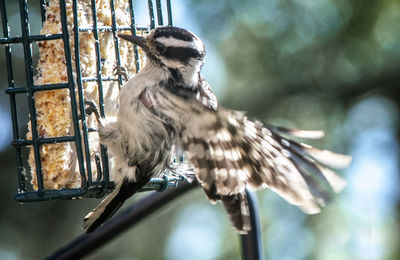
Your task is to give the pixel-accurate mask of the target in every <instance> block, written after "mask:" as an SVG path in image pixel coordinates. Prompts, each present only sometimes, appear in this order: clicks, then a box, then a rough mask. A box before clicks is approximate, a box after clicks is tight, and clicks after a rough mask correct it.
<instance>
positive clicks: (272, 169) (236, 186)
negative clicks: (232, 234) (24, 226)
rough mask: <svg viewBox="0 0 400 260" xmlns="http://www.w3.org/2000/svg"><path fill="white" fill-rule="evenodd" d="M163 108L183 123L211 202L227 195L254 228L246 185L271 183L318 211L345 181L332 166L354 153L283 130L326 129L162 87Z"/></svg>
mask: <svg viewBox="0 0 400 260" xmlns="http://www.w3.org/2000/svg"><path fill="white" fill-rule="evenodd" d="M155 100H156V102H157V107H158V108H159V109H160V110H159V111H160V112H161V111H162V113H163V114H165V116H167V117H168V118H170V119H172V120H173V121H174V122H175V123H176V125H177V127H179V128H180V133H181V136H180V137H181V141H182V144H183V148H184V149H185V150H186V151H187V153H188V157H189V160H190V162H191V163H192V164H193V165H194V168H195V173H196V177H197V179H198V180H199V182H200V183H201V185H202V186H203V189H204V191H205V192H206V194H207V197H208V198H209V199H210V201H214V202H215V201H217V200H222V202H223V203H224V206H225V208H226V209H227V211H228V213H229V214H230V216H231V220H232V221H233V223H234V226H235V227H236V228H237V229H238V230H239V231H242V232H247V231H248V230H249V229H250V224H249V217H248V208H247V198H246V193H245V188H246V186H249V187H254V188H264V187H268V188H270V189H271V190H272V191H274V192H276V193H277V194H279V195H280V196H281V197H283V198H284V199H285V200H287V201H288V202H290V203H292V204H294V205H296V206H298V207H300V208H301V209H302V210H303V211H304V212H306V213H309V214H313V213H318V212H319V211H320V207H321V206H324V204H325V202H327V201H329V200H330V198H331V196H332V194H333V193H334V192H338V191H339V190H341V189H342V188H343V187H344V186H345V181H344V180H343V179H342V178H340V177H339V176H338V175H336V174H335V173H334V172H333V171H332V170H330V169H329V168H328V167H327V166H329V167H337V168H341V167H345V166H347V165H348V164H349V163H350V161H351V158H350V157H348V156H345V155H341V154H335V153H332V152H329V151H324V150H319V149H316V148H313V147H310V146H308V145H305V144H302V143H298V142H295V141H293V140H290V139H288V138H286V137H284V136H283V135H282V134H292V135H294V136H301V137H308V138H310V137H311V138H315V137H320V136H321V134H322V132H321V131H303V130H291V129H286V128H282V127H274V126H270V125H264V124H262V123H261V122H259V121H252V120H250V119H248V118H247V116H246V115H245V114H244V113H243V112H238V111H232V110H226V109H223V108H221V107H220V108H219V109H218V110H217V111H215V110H213V109H210V108H208V107H206V106H205V105H203V102H201V103H200V102H198V101H196V100H193V99H189V98H181V97H179V96H176V95H171V94H169V93H167V92H164V91H160V92H158V94H157V97H156V98H155Z"/></svg>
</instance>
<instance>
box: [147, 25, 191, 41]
mask: <svg viewBox="0 0 400 260" xmlns="http://www.w3.org/2000/svg"><path fill="white" fill-rule="evenodd" d="M153 37H154V39H157V38H159V37H173V38H175V39H179V40H182V41H187V42H190V41H193V38H194V35H193V34H192V33H190V32H188V31H186V30H185V29H181V28H178V27H159V28H157V29H156V30H155V32H154V36H153Z"/></svg>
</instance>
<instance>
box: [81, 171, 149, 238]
mask: <svg viewBox="0 0 400 260" xmlns="http://www.w3.org/2000/svg"><path fill="white" fill-rule="evenodd" d="M143 185H144V184H143V183H136V182H130V181H128V180H127V179H125V180H124V181H122V182H121V183H120V184H118V185H117V187H116V188H115V189H114V190H113V192H112V193H110V194H109V195H108V196H107V197H106V198H105V199H104V200H103V201H102V202H101V203H100V204H99V205H98V206H97V207H96V208H95V209H93V210H92V211H91V212H90V213H89V214H87V215H86V217H85V218H84V219H83V224H82V227H83V229H85V230H86V232H87V233H90V232H92V231H94V230H95V229H96V228H98V227H99V226H101V225H102V224H103V223H104V222H106V221H107V220H108V219H110V218H111V217H112V216H113V215H114V214H115V212H117V210H118V209H119V208H120V207H121V206H122V205H123V204H124V202H125V201H126V200H127V199H129V198H130V197H131V196H132V195H134V194H135V193H136V192H137V191H138V190H139V189H141V188H142V187H143Z"/></svg>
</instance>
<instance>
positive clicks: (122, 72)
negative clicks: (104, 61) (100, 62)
mask: <svg viewBox="0 0 400 260" xmlns="http://www.w3.org/2000/svg"><path fill="white" fill-rule="evenodd" d="M113 71H114V75H115V76H122V77H123V78H124V80H125V81H128V80H129V79H130V76H129V72H128V70H127V69H126V68H125V67H124V66H119V65H117V66H115V68H114V70H113Z"/></svg>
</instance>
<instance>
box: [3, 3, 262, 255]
mask: <svg viewBox="0 0 400 260" xmlns="http://www.w3.org/2000/svg"><path fill="white" fill-rule="evenodd" d="M121 1H124V2H125V4H127V5H126V6H127V8H126V10H125V12H126V13H128V14H129V24H127V25H123V26H121V25H119V24H118V22H117V21H118V20H119V18H120V17H119V15H120V13H118V10H117V8H116V7H118V5H119V3H120V2H121ZM80 2H81V1H79V0H59V1H57V0H40V2H39V1H36V2H35V1H31V2H30V3H29V5H28V1H27V0H19V1H18V6H19V16H20V17H19V20H20V26H18V27H19V28H17V27H15V26H14V25H12V26H10V22H9V20H8V15H9V13H8V12H10V11H7V7H9V5H10V4H11V3H10V2H7V0H0V11H1V12H0V14H1V23H2V31H3V35H2V37H1V36H0V45H3V46H4V50H5V55H4V57H5V64H6V72H7V83H8V88H7V89H6V91H5V92H6V94H8V95H9V100H10V108H11V119H12V127H13V142H12V145H13V146H14V147H15V151H16V164H17V176H18V193H17V194H16V195H15V196H14V199H15V200H16V201H19V202H33V201H45V200H52V199H70V198H81V197H92V198H93V197H96V198H100V197H103V196H104V195H105V194H106V193H108V192H109V191H110V190H111V189H112V188H113V182H112V181H110V173H109V169H110V166H109V158H108V155H107V149H106V147H103V146H101V145H99V149H98V152H96V153H95V154H91V153H90V146H91V141H90V138H89V135H90V134H91V133H92V132H96V129H94V128H92V127H91V126H90V125H88V123H87V120H88V118H87V115H86V114H85V103H84V100H85V99H86V98H87V97H86V94H87V93H86V92H85V89H84V88H83V85H84V84H85V83H87V82H93V83H95V84H96V86H97V90H96V91H97V92H98V93H97V94H98V96H97V97H98V100H96V102H97V103H98V104H99V108H100V114H101V116H103V117H104V116H105V114H106V108H105V103H106V101H105V98H104V96H105V93H104V88H103V86H104V85H105V84H107V82H114V83H115V84H116V85H117V86H118V87H119V88H121V87H122V86H123V83H124V79H123V77H122V76H121V75H120V74H119V75H113V76H109V75H103V71H102V67H103V64H104V62H105V61H104V59H103V57H102V53H101V49H100V44H99V42H100V38H101V34H102V33H104V32H108V33H109V34H110V35H111V36H112V45H113V48H110V49H109V50H108V51H114V54H115V61H114V64H113V66H116V67H120V66H121V65H123V64H122V62H121V57H122V56H121V55H120V44H121V42H120V40H119V38H118V37H117V35H118V34H120V33H129V34H133V35H136V34H137V33H142V34H143V33H147V32H148V31H149V30H151V29H152V28H155V26H162V25H169V26H172V10H171V1H170V0H165V1H161V0H155V1H153V0H148V1H142V2H141V4H142V5H146V16H147V17H148V18H147V19H148V20H147V22H146V23H145V24H144V25H143V24H141V25H139V24H138V23H137V22H136V17H135V5H134V1H133V0H109V1H103V2H107V3H108V4H109V9H108V10H107V11H108V12H109V18H110V21H109V25H103V24H100V23H98V20H99V14H98V6H96V3H98V2H99V1H96V0H87V1H84V2H86V3H90V10H89V11H90V12H91V15H87V16H89V17H87V19H89V20H91V22H90V24H89V25H87V24H86V25H82V26H81V25H80V23H79V21H78V16H79V8H81V7H80V6H79V3H80ZM51 3H53V4H54V3H56V4H57V5H58V6H59V13H58V16H59V24H58V25H59V29H60V30H59V31H58V32H56V33H46V34H43V33H39V34H36V33H32V30H31V25H32V24H31V23H30V21H32V19H31V18H32V17H30V13H29V11H28V10H29V9H30V8H32V6H33V5H35V6H36V8H39V10H40V20H41V23H42V25H43V24H44V23H45V22H46V20H48V19H49V18H50V19H54V17H51V16H50V17H49V14H47V13H46V11H47V9H48V8H49V5H50V4H51ZM38 6H39V7H38ZM52 15H53V14H52ZM55 19H56V20H57V18H55ZM164 21H166V22H164ZM19 30H20V35H18V31H19ZM83 32H86V33H90V34H91V37H93V39H94V41H93V46H92V48H93V49H94V52H93V53H94V55H92V56H91V58H92V59H94V63H95V66H94V67H95V72H94V74H93V75H92V76H90V77H87V76H85V75H83V74H82V72H81V68H82V59H81V58H82V57H81V55H82V53H81V52H80V50H79V49H80V48H76V46H80V43H82V41H84V39H81V37H80V36H81V35H82V33H83ZM53 41H62V43H63V55H64V56H63V58H62V61H63V63H64V65H65V68H66V75H67V77H66V79H65V82H57V83H45V84H38V83H36V82H35V77H36V74H37V71H36V67H35V66H37V58H36V59H35V56H34V54H35V52H34V51H33V49H32V47H34V46H40V44H42V43H43V42H53ZM74 46H75V47H74ZM17 47H22V49H23V59H24V71H25V77H24V79H22V80H21V78H19V77H18V78H16V77H15V74H17V73H15V72H16V70H19V71H20V70H21V69H20V68H19V66H18V65H17V66H15V63H16V62H15V61H14V56H15V55H16V54H15V52H14V51H15V50H18V49H17ZM112 49H114V50H112ZM130 56H132V53H130ZM133 57H134V61H133V62H134V64H135V71H134V73H135V72H137V71H138V70H139V69H140V66H141V63H142V59H141V55H140V51H139V50H138V48H137V46H134V47H133ZM2 81H3V79H2ZM16 82H22V83H16ZM59 90H68V97H69V101H70V102H69V104H68V105H69V109H70V116H71V122H72V123H71V128H72V129H73V130H72V131H71V132H72V134H70V133H68V134H65V135H63V136H55V137H53V136H51V137H48V136H44V135H42V134H41V132H40V128H38V125H39V124H38V111H37V102H36V101H37V96H36V95H37V93H43V92H46V91H59ZM21 103H22V105H25V106H26V104H27V107H28V109H27V110H28V116H27V117H26V118H27V119H26V122H25V121H24V120H21V113H20V112H21V109H20V107H21ZM28 120H30V121H29V129H30V133H31V136H30V138H28V137H25V135H26V134H22V133H20V130H21V129H23V127H21V123H27V122H28ZM25 130H26V128H25ZM63 143H70V144H72V146H73V147H74V153H75V156H76V157H74V158H75V159H76V164H77V169H78V173H79V177H80V179H79V181H80V185H79V187H72V188H71V187H62V188H57V189H51V188H48V187H46V185H45V184H46V183H45V180H44V174H43V167H42V163H43V158H42V154H41V150H40V148H41V147H43V146H46V145H53V144H55V145H58V144H63ZM27 150H30V156H31V158H32V161H33V162H34V163H33V166H32V165H31V168H33V169H30V170H31V173H32V174H31V176H30V177H29V176H28V175H29V174H27V171H30V170H29V169H27V168H29V167H28V166H27V158H26V156H27V155H26V154H27V153H26V151H27ZM94 169H95V170H94ZM93 173H95V175H94V174H93ZM32 179H35V181H36V187H34V185H31V184H32ZM29 180H31V183H28V181H29ZM181 181H183V179H182V178H180V177H173V176H172V177H171V176H169V175H164V177H162V178H153V179H152V180H151V181H150V182H149V183H148V184H147V185H146V186H145V187H144V188H143V190H142V191H147V190H157V191H164V190H166V189H168V188H176V187H177V186H178V183H179V182H181ZM196 186H197V185H196V182H193V183H187V182H183V184H182V185H179V187H177V188H176V189H172V190H170V191H167V192H164V193H155V194H153V195H150V196H149V197H148V198H147V199H144V200H142V201H141V202H139V203H137V204H136V205H133V206H131V207H129V208H128V209H127V210H125V212H123V213H121V214H120V215H118V216H116V217H114V218H113V219H112V220H111V221H109V223H105V224H104V225H103V226H102V227H101V228H99V229H98V230H96V231H94V232H93V233H90V234H87V235H83V236H81V237H78V238H77V239H76V240H75V241H73V242H72V243H70V244H68V245H67V246H66V247H64V248H61V249H60V250H58V251H56V252H55V253H54V254H53V255H52V256H50V257H49V259H76V258H77V257H82V256H84V255H86V254H88V253H89V252H92V251H93V250H94V249H96V248H98V247H99V246H100V245H102V244H104V243H106V242H107V241H109V240H110V239H112V238H113V237H115V236H116V235H118V234H120V233H121V232H123V230H125V229H126V228H127V227H128V226H132V225H134V224H135V223H137V222H138V221H140V220H141V219H143V218H144V217H145V216H147V215H149V214H151V213H152V212H154V211H156V210H157V209H158V208H160V207H162V206H163V205H165V204H167V203H168V202H170V201H171V200H172V199H174V198H176V197H178V196H180V195H182V194H183V193H185V192H186V191H188V190H190V189H192V188H194V187H196ZM249 207H250V212H251V224H252V231H251V232H250V233H249V234H248V235H242V236H241V237H242V239H241V240H242V248H243V251H242V256H243V258H244V259H261V258H262V257H261V256H262V249H261V239H260V228H259V220H258V217H257V205H256V200H255V198H254V195H252V194H251V193H249Z"/></svg>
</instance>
